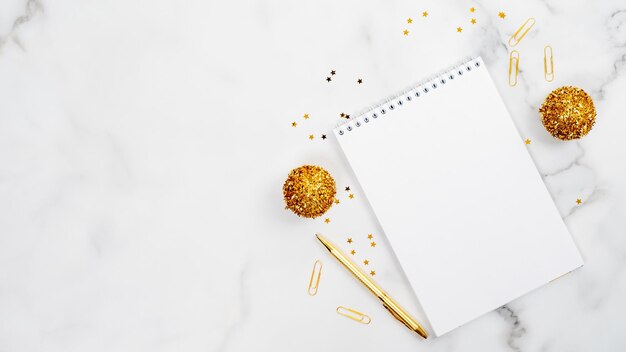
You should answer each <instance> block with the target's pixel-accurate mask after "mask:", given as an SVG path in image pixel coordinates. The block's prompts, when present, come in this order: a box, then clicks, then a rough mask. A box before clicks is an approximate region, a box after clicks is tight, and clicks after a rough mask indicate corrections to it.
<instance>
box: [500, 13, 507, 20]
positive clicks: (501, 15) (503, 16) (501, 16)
mask: <svg viewBox="0 0 626 352" xmlns="http://www.w3.org/2000/svg"><path fill="white" fill-rule="evenodd" d="M498 17H500V18H501V19H504V18H505V17H506V13H504V12H499V13H498Z"/></svg>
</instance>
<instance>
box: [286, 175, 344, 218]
mask: <svg viewBox="0 0 626 352" xmlns="http://www.w3.org/2000/svg"><path fill="white" fill-rule="evenodd" d="M336 193H337V189H336V187H335V180H334V179H333V177H332V176H330V174H329V173H328V171H326V170H324V169H323V168H321V167H319V166H313V165H303V166H300V167H298V168H295V169H293V170H291V172H290V173H289V176H287V180H286V181H285V184H284V185H283V197H284V198H285V203H287V208H288V209H291V211H293V212H294V213H296V214H297V215H298V216H303V217H305V218H316V217H318V216H320V215H322V214H324V213H325V212H326V211H327V210H328V209H330V207H331V206H332V205H333V202H334V201H335V194H336Z"/></svg>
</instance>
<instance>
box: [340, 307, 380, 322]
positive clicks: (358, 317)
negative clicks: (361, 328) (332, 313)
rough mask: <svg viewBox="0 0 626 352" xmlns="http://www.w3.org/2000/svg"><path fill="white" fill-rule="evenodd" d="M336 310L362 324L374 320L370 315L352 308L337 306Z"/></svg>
mask: <svg viewBox="0 0 626 352" xmlns="http://www.w3.org/2000/svg"><path fill="white" fill-rule="evenodd" d="M336 311H337V313H339V314H341V315H343V316H344V317H346V318H350V319H352V320H354V321H358V322H359V323H361V324H369V323H370V322H372V319H371V318H370V317H369V316H368V315H366V314H363V313H361V312H359V311H357V310H354V309H351V308H347V307H344V306H339V307H337V309H336Z"/></svg>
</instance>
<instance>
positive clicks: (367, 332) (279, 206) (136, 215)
mask: <svg viewBox="0 0 626 352" xmlns="http://www.w3.org/2000/svg"><path fill="white" fill-rule="evenodd" d="M470 7H474V8H475V9H476V12H475V13H470V12H469V8H470ZM426 10H427V11H428V12H429V16H428V17H427V18H423V17H422V16H421V13H422V11H426ZM500 11H503V12H505V13H506V17H505V19H501V18H499V17H498V16H497V14H498V12H500ZM531 16H532V17H535V18H536V20H537V24H536V25H535V27H534V28H533V30H532V31H531V32H530V33H529V34H528V36H527V37H526V38H525V39H524V40H523V41H522V42H521V43H520V44H519V45H518V46H517V47H516V49H517V50H519V52H520V54H521V63H520V77H519V84H518V85H517V87H515V88H511V87H509V86H508V85H507V83H506V73H507V69H508V57H509V50H510V48H509V47H508V46H507V41H508V38H509V36H510V35H511V34H512V33H513V32H514V31H515V29H516V28H517V27H518V26H519V25H520V24H521V23H523V21H524V20H525V19H526V18H528V17H531ZM409 17H411V18H412V19H413V23H411V24H407V22H406V20H407V18H409ZM472 17H475V18H476V19H477V23H476V25H471V24H470V22H469V19H470V18H472ZM457 26H462V27H463V32H462V33H456V31H455V28H456V27H457ZM405 29H408V30H410V34H409V35H408V36H404V35H402V31H403V30H405ZM547 44H550V45H552V47H553V49H554V55H555V73H556V75H555V80H554V82H551V83H548V82H545V81H544V79H543V61H542V59H543V51H542V50H543V47H544V46H545V45H547ZM472 55H481V56H482V57H483V59H484V61H485V63H486V66H487V69H488V70H489V72H490V74H491V75H492V77H493V78H494V82H495V84H496V86H497V88H498V91H499V92H500V94H501V96H502V99H503V100H504V102H505V104H506V106H507V108H508V109H509V111H510V112H511V115H512V118H513V120H514V122H515V124H516V126H517V128H518V130H519V132H520V142H522V141H523V140H524V139H526V138H529V139H531V141H532V143H531V144H530V145H528V151H529V153H530V154H531V156H532V157H533V160H534V161H535V163H536V166H537V169H538V172H539V173H540V174H541V176H542V177H543V179H544V181H545V183H546V187H547V188H548V190H549V192H550V194H551V195H552V197H553V199H554V202H555V205H556V207H557V208H558V210H559V212H560V214H561V216H562V217H563V219H564V221H565V223H566V225H567V227H568V229H569V230H570V232H571V234H572V236H573V238H574V240H575V241H576V243H577V245H578V247H579V248H580V251H581V253H582V254H583V257H584V259H585V266H584V267H583V268H581V269H579V270H576V271H575V272H572V273H570V274H568V275H566V276H564V277H562V278H560V279H558V280H555V281H554V282H552V283H550V284H548V285H546V286H545V287H542V288H540V289H538V290H536V291H534V292H531V293H529V294H527V295H525V296H523V297H521V298H519V299H517V300H515V301H513V302H511V303H509V304H507V305H506V306H504V307H501V308H499V309H497V310H496V311H495V312H491V313H488V314H486V315H485V316H483V317H481V318H479V319H477V320H475V321H473V322H471V323H469V324H467V325H465V326H462V327H460V328H458V329H456V330H454V331H452V332H450V333H448V334H446V335H444V336H441V337H438V338H435V339H429V340H426V341H424V340H420V339H419V338H418V337H417V336H416V335H415V334H412V333H410V332H409V331H407V330H406V329H405V328H404V327H402V326H401V325H399V324H398V323H397V322H396V321H395V320H394V319H393V318H391V317H390V316H389V314H388V313H387V312H386V311H384V309H382V307H380V305H379V304H378V302H377V301H376V300H375V299H374V298H372V297H371V296H370V294H369V293H368V292H367V291H365V290H364V289H363V288H362V287H361V286H359V285H358V284H357V283H355V282H354V281H353V280H352V279H351V278H350V277H349V276H348V274H346V273H345V272H344V270H343V269H342V268H341V267H340V266H339V265H338V264H337V263H335V262H333V261H332V258H330V257H328V255H327V254H326V253H325V252H324V251H323V249H322V248H321V247H320V246H319V244H318V243H316V241H315V239H314V236H313V234H314V233H316V232H321V233H324V234H325V235H326V236H327V237H329V238H330V239H331V240H333V241H335V242H336V243H345V238H346V237H353V238H354V239H355V241H354V244H353V248H356V250H357V252H358V256H359V257H358V258H359V259H360V260H362V259H365V258H367V259H368V260H370V264H369V267H368V268H371V269H372V270H376V272H377V275H376V280H377V281H378V282H379V283H380V284H381V286H383V287H385V288H386V290H387V291H388V292H389V293H391V294H392V295H393V297H394V298H395V299H397V300H398V301H399V302H402V305H403V306H405V308H407V310H409V311H410V312H411V313H412V314H413V315H415V317H416V318H417V319H418V320H420V321H422V322H424V323H425V324H426V326H427V325H428V324H427V321H426V319H425V317H424V315H423V314H422V312H421V309H420V306H419V301H418V299H417V298H416V296H415V294H414V293H413V291H412V290H411V288H410V287H409V285H408V283H407V281H406V278H405V277H404V274H403V272H402V270H401V268H400V266H399V263H398V262H397V260H396V259H395V257H394V256H393V251H392V250H391V248H390V247H389V244H388V242H387V241H386V239H385V238H384V235H383V233H382V229H381V228H380V227H379V225H378V223H377V222H376V220H375V217H374V214H373V213H372V211H371V209H370V208H369V206H368V204H367V202H366V200H365V198H364V195H363V192H362V190H361V189H360V188H359V185H358V183H357V182H356V180H355V178H354V175H353V174H352V173H351V171H350V169H349V167H348V166H347V164H346V162H345V160H344V159H343V156H342V155H341V152H340V150H339V148H338V146H337V144H336V141H334V140H333V139H332V133H331V132H330V131H331V130H332V128H333V127H334V126H335V125H336V124H337V123H339V122H341V120H340V118H339V113H341V112H344V113H349V114H351V115H353V116H356V114H357V112H358V111H362V109H363V108H365V107H367V106H369V105H371V104H372V103H376V102H377V101H380V99H381V98H384V97H387V96H389V95H390V94H393V93H394V92H397V91H398V89H401V88H402V87H406V86H408V85H410V84H411V83H413V82H415V81H418V80H420V79H423V78H424V77H426V76H428V75H429V74H431V73H432V72H437V71H439V70H441V69H443V68H445V67H447V66H448V65H449V64H452V63H454V62H458V61H459V60H460V59H462V58H465V57H468V56H472ZM331 70H336V71H337V75H336V76H333V80H332V82H326V80H325V78H326V76H327V75H328V74H329V72H330V71H331ZM625 71H626V3H624V1H623V0H607V1H601V2H600V1H590V0H581V1H574V2H572V1H570V0H529V1H523V2H522V1H518V2H501V1H495V0H473V1H470V2H462V1H457V0H450V1H432V0H423V1H418V2H415V1H404V0H395V1H388V2H384V3H383V2H376V1H358V0H347V1H341V2H337V1H328V0H321V1H316V2H310V3H308V2H288V1H274V2H271V1H256V0H245V1H243V2H236V3H234V2H226V1H222V2H218V1H200V0H193V1H185V2H176V1H172V0H151V1H148V0H109V1H75V0H67V1H49V0H5V1H2V2H1V3H0V351H12V352H13V351H15V352H22V351H48V352H54V351H64V352H65V351H94V352H97V351H133V352H136V351H151V352H154V351H180V350H184V351H224V352H226V351H250V350H255V351H293V350H298V351H326V350H330V351H338V350H362V351H380V350H388V349H389V346H393V348H394V350H396V351H451V352H455V351H464V352H466V351H480V352H486V351H498V352H500V351H523V352H531V351H542V352H543V351H545V352H561V351H622V350H624V348H626V336H625V335H624V334H623V327H624V326H625V325H626V318H625V317H626V304H624V302H623V296H624V295H625V294H626V270H625V269H624V268H625V267H626V230H625V229H626V201H625V200H626V183H625V182H624V180H626V164H625V163H624V162H623V161H624V160H626V141H625V139H624V138H623V136H622V135H623V131H624V130H625V129H626V120H625V119H624V116H626V104H625V103H624V98H623V96H624V93H623V92H624V91H626V74H625ZM358 78H362V79H363V80H364V82H363V84H361V85H358V84H357V83H356V80H357V79H358ZM562 85H577V86H580V87H582V88H584V89H585V90H586V91H587V92H589V93H590V94H591V96H592V97H593V99H594V101H595V103H596V107H597V109H598V118H597V122H596V126H595V127H594V129H593V130H592V131H591V133H590V134H589V135H588V136H586V137H584V138H583V139H581V140H579V141H572V142H561V141H557V140H554V139H553V138H552V137H551V136H549V135H548V134H547V132H545V130H544V129H543V127H542V126H541V121H540V119H539V116H538V112H537V110H538V108H539V106H540V105H541V103H542V101H543V99H544V97H545V96H546V95H547V94H548V93H549V92H550V91H551V90H552V89H555V88H557V87H559V86H562ZM305 113H307V114H309V115H310V118H309V119H307V120H304V119H303V117H302V116H303V114H305ZM293 121H296V122H297V123H298V125H297V127H296V128H294V127H292V126H291V123H292V122H293ZM310 134H313V135H314V137H315V138H314V139H313V140H310V139H309V138H308V136H309V135H310ZM322 134H327V136H329V137H330V138H328V139H326V140H322V138H321V135H322ZM305 163H311V164H319V165H321V166H324V167H325V168H327V169H328V170H329V171H330V172H331V174H332V175H333V176H334V177H335V180H336V181H337V185H338V188H339V190H338V198H339V199H340V201H341V203H340V204H337V205H336V206H333V207H332V208H331V210H330V211H329V212H328V213H327V214H326V215H325V216H323V217H322V218H319V219H315V220H308V221H307V220H304V219H299V218H297V217H296V216H294V215H293V214H291V213H289V212H288V211H286V210H285V209H284V205H283V202H282V199H281V186H282V182H283V180H284V178H285V177H286V175H287V173H288V171H289V170H290V169H292V168H294V167H297V166H299V165H301V164H305ZM345 186H350V187H351V189H352V192H353V193H354V194H355V196H356V197H355V198H354V199H349V198H348V193H346V192H344V191H343V187H345ZM578 198H580V199H581V200H582V204H580V205H578V204H576V202H575V201H576V199H578ZM326 217H328V218H329V219H330V222H329V223H328V224H327V223H325V222H324V219H325V218H326ZM450 217H451V220H452V221H453V220H454V219H453V217H454V214H450ZM368 233H373V234H374V236H375V238H376V242H377V244H378V245H377V246H376V248H375V249H372V248H370V247H369V245H368V242H367V240H366V239H365V238H364V236H365V235H366V234H368ZM344 246H347V245H346V244H344ZM346 248H347V247H346ZM361 256H362V257H361ZM315 259H321V260H322V261H323V262H324V269H323V270H324V271H323V277H322V281H321V283H320V289H319V293H318V294H317V295H316V296H315V297H310V296H308V295H307V294H306V286H307V283H308V277H309V275H310V270H311V265H312V264H313V261H314V260H315ZM529 260H532V258H529ZM338 305H346V306H352V307H354V308H358V309H360V310H362V311H364V312H366V313H367V314H369V315H370V316H371V317H372V323H371V324H370V325H367V326H362V325H361V324H355V323H354V322H351V321H349V320H347V319H344V318H342V317H340V316H338V315H337V314H336V313H335V311H334V310H335V308H336V307H337V306H338ZM427 328H428V326H427Z"/></svg>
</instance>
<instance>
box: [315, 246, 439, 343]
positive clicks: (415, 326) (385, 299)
mask: <svg viewBox="0 0 626 352" xmlns="http://www.w3.org/2000/svg"><path fill="white" fill-rule="evenodd" d="M315 236H317V239H318V240H320V242H322V244H323V245H324V247H326V249H328V251H329V252H330V254H332V255H333V256H334V257H335V258H337V260H339V262H341V264H343V266H345V267H346V268H347V269H348V270H349V271H350V272H351V273H352V275H354V276H355V277H356V278H357V279H359V281H361V283H363V285H365V287H367V288H368V289H369V290H370V291H372V293H373V294H375V295H376V296H377V297H378V299H380V301H381V302H382V303H383V307H385V308H386V309H387V310H388V311H389V313H391V315H393V316H394V318H396V319H398V320H399V321H400V322H401V323H402V324H404V325H405V326H406V327H407V328H409V329H411V330H412V331H414V332H416V333H418V334H419V335H420V336H421V337H423V338H428V334H427V333H426V331H424V329H423V328H422V327H421V326H420V324H419V323H418V322H416V321H415V320H414V319H413V318H411V316H410V315H409V314H408V313H407V312H405V311H404V309H402V307H400V306H399V305H398V303H396V302H395V301H394V300H393V299H391V297H389V296H387V294H386V293H385V292H384V291H383V290H382V289H381V288H380V287H378V285H376V284H375V283H374V281H372V279H370V278H369V277H367V275H365V274H364V273H363V272H362V271H361V269H359V267H358V266H356V264H354V263H353V262H352V261H351V260H350V258H348V257H347V256H346V255H345V254H343V252H341V250H339V248H337V247H335V246H334V245H333V244H332V243H330V242H329V241H328V240H327V239H326V238H324V236H322V235H320V234H316V235H315Z"/></svg>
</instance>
